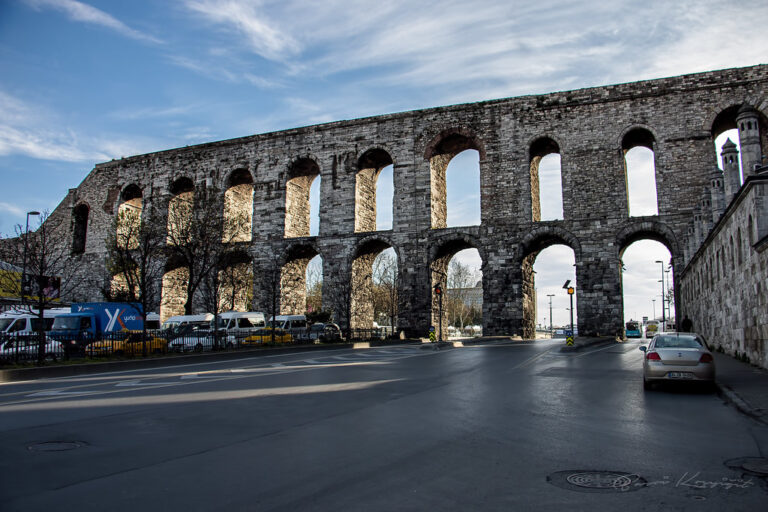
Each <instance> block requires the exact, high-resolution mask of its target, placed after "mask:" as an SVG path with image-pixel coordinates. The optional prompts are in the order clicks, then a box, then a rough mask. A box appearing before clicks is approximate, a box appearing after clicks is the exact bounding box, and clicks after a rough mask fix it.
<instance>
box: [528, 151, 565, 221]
mask: <svg viewBox="0 0 768 512" xmlns="http://www.w3.org/2000/svg"><path fill="white" fill-rule="evenodd" d="M530 160H531V161H530V174H531V218H532V220H533V221H534V222H537V221H541V220H561V219H563V181H562V172H561V166H560V162H561V159H560V147H559V146H558V145H557V142H555V141H554V140H552V139H550V138H547V137H543V138H541V139H537V140H536V141H534V142H533V144H531V150H530Z"/></svg>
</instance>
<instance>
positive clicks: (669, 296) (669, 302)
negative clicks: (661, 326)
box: [664, 266, 674, 322]
mask: <svg viewBox="0 0 768 512" xmlns="http://www.w3.org/2000/svg"><path fill="white" fill-rule="evenodd" d="M671 270H672V267H671V266H670V267H667V270H665V271H664V273H665V274H666V283H667V316H669V320H670V322H671V321H672V292H671V291H670V289H669V273H670V271H671ZM673 284H674V283H673Z"/></svg>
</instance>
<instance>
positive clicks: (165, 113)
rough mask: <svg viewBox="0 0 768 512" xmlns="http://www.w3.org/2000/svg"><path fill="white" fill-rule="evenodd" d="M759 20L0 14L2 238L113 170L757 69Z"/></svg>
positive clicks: (587, 8)
mask: <svg viewBox="0 0 768 512" xmlns="http://www.w3.org/2000/svg"><path fill="white" fill-rule="evenodd" d="M766 19H768V3H766V2H765V1H764V0H754V1H747V0H745V1H738V0H736V1H730V2H727V3H726V4H724V3H723V2H715V1H710V0H693V1H692V0H679V1H675V2H668V1H660V0H649V1H646V2H637V1H636V0H614V1H612V2H603V1H599V2H598V1H595V2H572V1H552V0H541V1H539V2H519V1H514V0H513V1H509V0H507V1H483V0H473V1H472V2H465V1H458V0H441V1H439V2H438V1H429V0H424V1H420V2H412V1H405V0H390V1H388V2H381V1H378V0H377V1H368V0H358V1H354V2H352V1H346V0H325V1H323V2H310V1H296V0H281V1H266V0H254V1H245V0H178V1H170V0H169V1H162V2H160V1H147V0H133V1H131V2H123V1H95V0H92V1H76V0H3V1H0V70H2V71H0V178H1V179H2V183H3V186H2V187H0V233H4V234H9V233H12V232H13V229H14V226H15V225H16V224H23V223H24V221H25V212H27V211H30V210H39V211H44V210H52V209H53V208H55V207H56V205H57V204H58V203H59V202H60V201H61V200H62V199H63V198H64V196H65V195H66V193H67V190H68V189H69V188H74V187H77V186H78V185H79V183H80V182H81V181H82V180H83V179H84V178H85V177H86V175H87V174H88V173H89V172H90V170H91V169H92V168H93V166H94V165H95V164H96V163H99V162H104V161H108V160H111V159H113V158H120V157H123V156H131V155H136V154H143V153H148V152H152V151H158V150H164V149H170V148H175V147H181V146H185V145H192V144H198V143H204V142H210V141H216V140H223V139H228V138H232V137H241V136H246V135H251V134H256V133H264V132H269V131H275V130H282V129H288V128H294V127H298V126H306V125H312V124H317V123H322V122H327V121H336V120H341V119H353V118H358V117H365V116H371V115H379V114H387V113H392V112H401V111H407V110H413V109H419V108H428V107H437V106H443V105H450V104H455V103H462V102H476V101H482V100H487V99H495V98H503V97H510V96H518V95H524V94H544V93H548V92H555V91H562V90H570V89H576V88H581V87H591V86H601V85H608V84H615V83H622V82H631V81H636V80H641V79H652V78H661V77H666V76H675V75H680V74H684V73H691V72H700V71H708V70H713V69H722V68H728V67H736V66H749V65H754V64H759V63H764V62H765V61H766V60H768V59H766V57H765V49H766V48H768V31H766V30H765V29H764V24H765V20H766ZM470 174H471V173H470ZM449 186H450V184H449ZM382 195H384V194H383V193H382ZM449 195H450V191H449ZM468 199H470V200H471V198H468ZM449 201H450V196H449ZM456 204H458V203H456ZM462 208H463V206H455V207H454V208H453V210H454V211H455V212H460V211H462ZM449 210H450V208H449ZM471 210H472V208H468V210H467V211H468V212H470V213H468V215H472V213H471ZM449 215H450V214H449ZM449 220H450V219H449ZM470 220H471V219H470ZM384 222H385V219H382V220H381V223H384ZM390 222H391V221H390ZM459 223H460V224H471V223H473V222H471V221H464V222H461V221H459ZM382 225H383V224H382ZM537 275H538V274H537ZM558 280H560V278H558ZM659 294H660V292H659ZM644 301H645V302H649V303H650V299H648V300H645V299H644ZM539 309H540V310H541V307H540V308H539ZM547 309H548V308H547ZM627 309H637V311H638V314H639V313H640V310H641V309H642V308H641V307H640V305H638V306H637V308H627ZM646 309H647V308H646ZM540 321H541V319H540Z"/></svg>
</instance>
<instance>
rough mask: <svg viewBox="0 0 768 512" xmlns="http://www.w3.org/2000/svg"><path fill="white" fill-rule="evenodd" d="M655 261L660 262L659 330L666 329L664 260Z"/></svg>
mask: <svg viewBox="0 0 768 512" xmlns="http://www.w3.org/2000/svg"><path fill="white" fill-rule="evenodd" d="M656 263H661V332H664V331H666V330H667V315H666V312H667V310H666V309H665V308H664V296H665V293H664V262H663V261H661V260H656Z"/></svg>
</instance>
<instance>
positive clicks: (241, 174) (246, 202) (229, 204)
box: [221, 169, 253, 243]
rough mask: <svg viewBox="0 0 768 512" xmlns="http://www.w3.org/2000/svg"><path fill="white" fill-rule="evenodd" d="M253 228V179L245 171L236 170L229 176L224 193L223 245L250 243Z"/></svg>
mask: <svg viewBox="0 0 768 512" xmlns="http://www.w3.org/2000/svg"><path fill="white" fill-rule="evenodd" d="M252 226H253V177H252V176H251V173H250V172H248V170H246V169H237V170H236V171H233V172H232V174H230V175H229V179H228V180H227V189H226V191H225V192H224V230H223V233H222V235H221V240H222V241H223V242H225V243H233V242H250V241H251V238H252V232H251V230H252Z"/></svg>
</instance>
